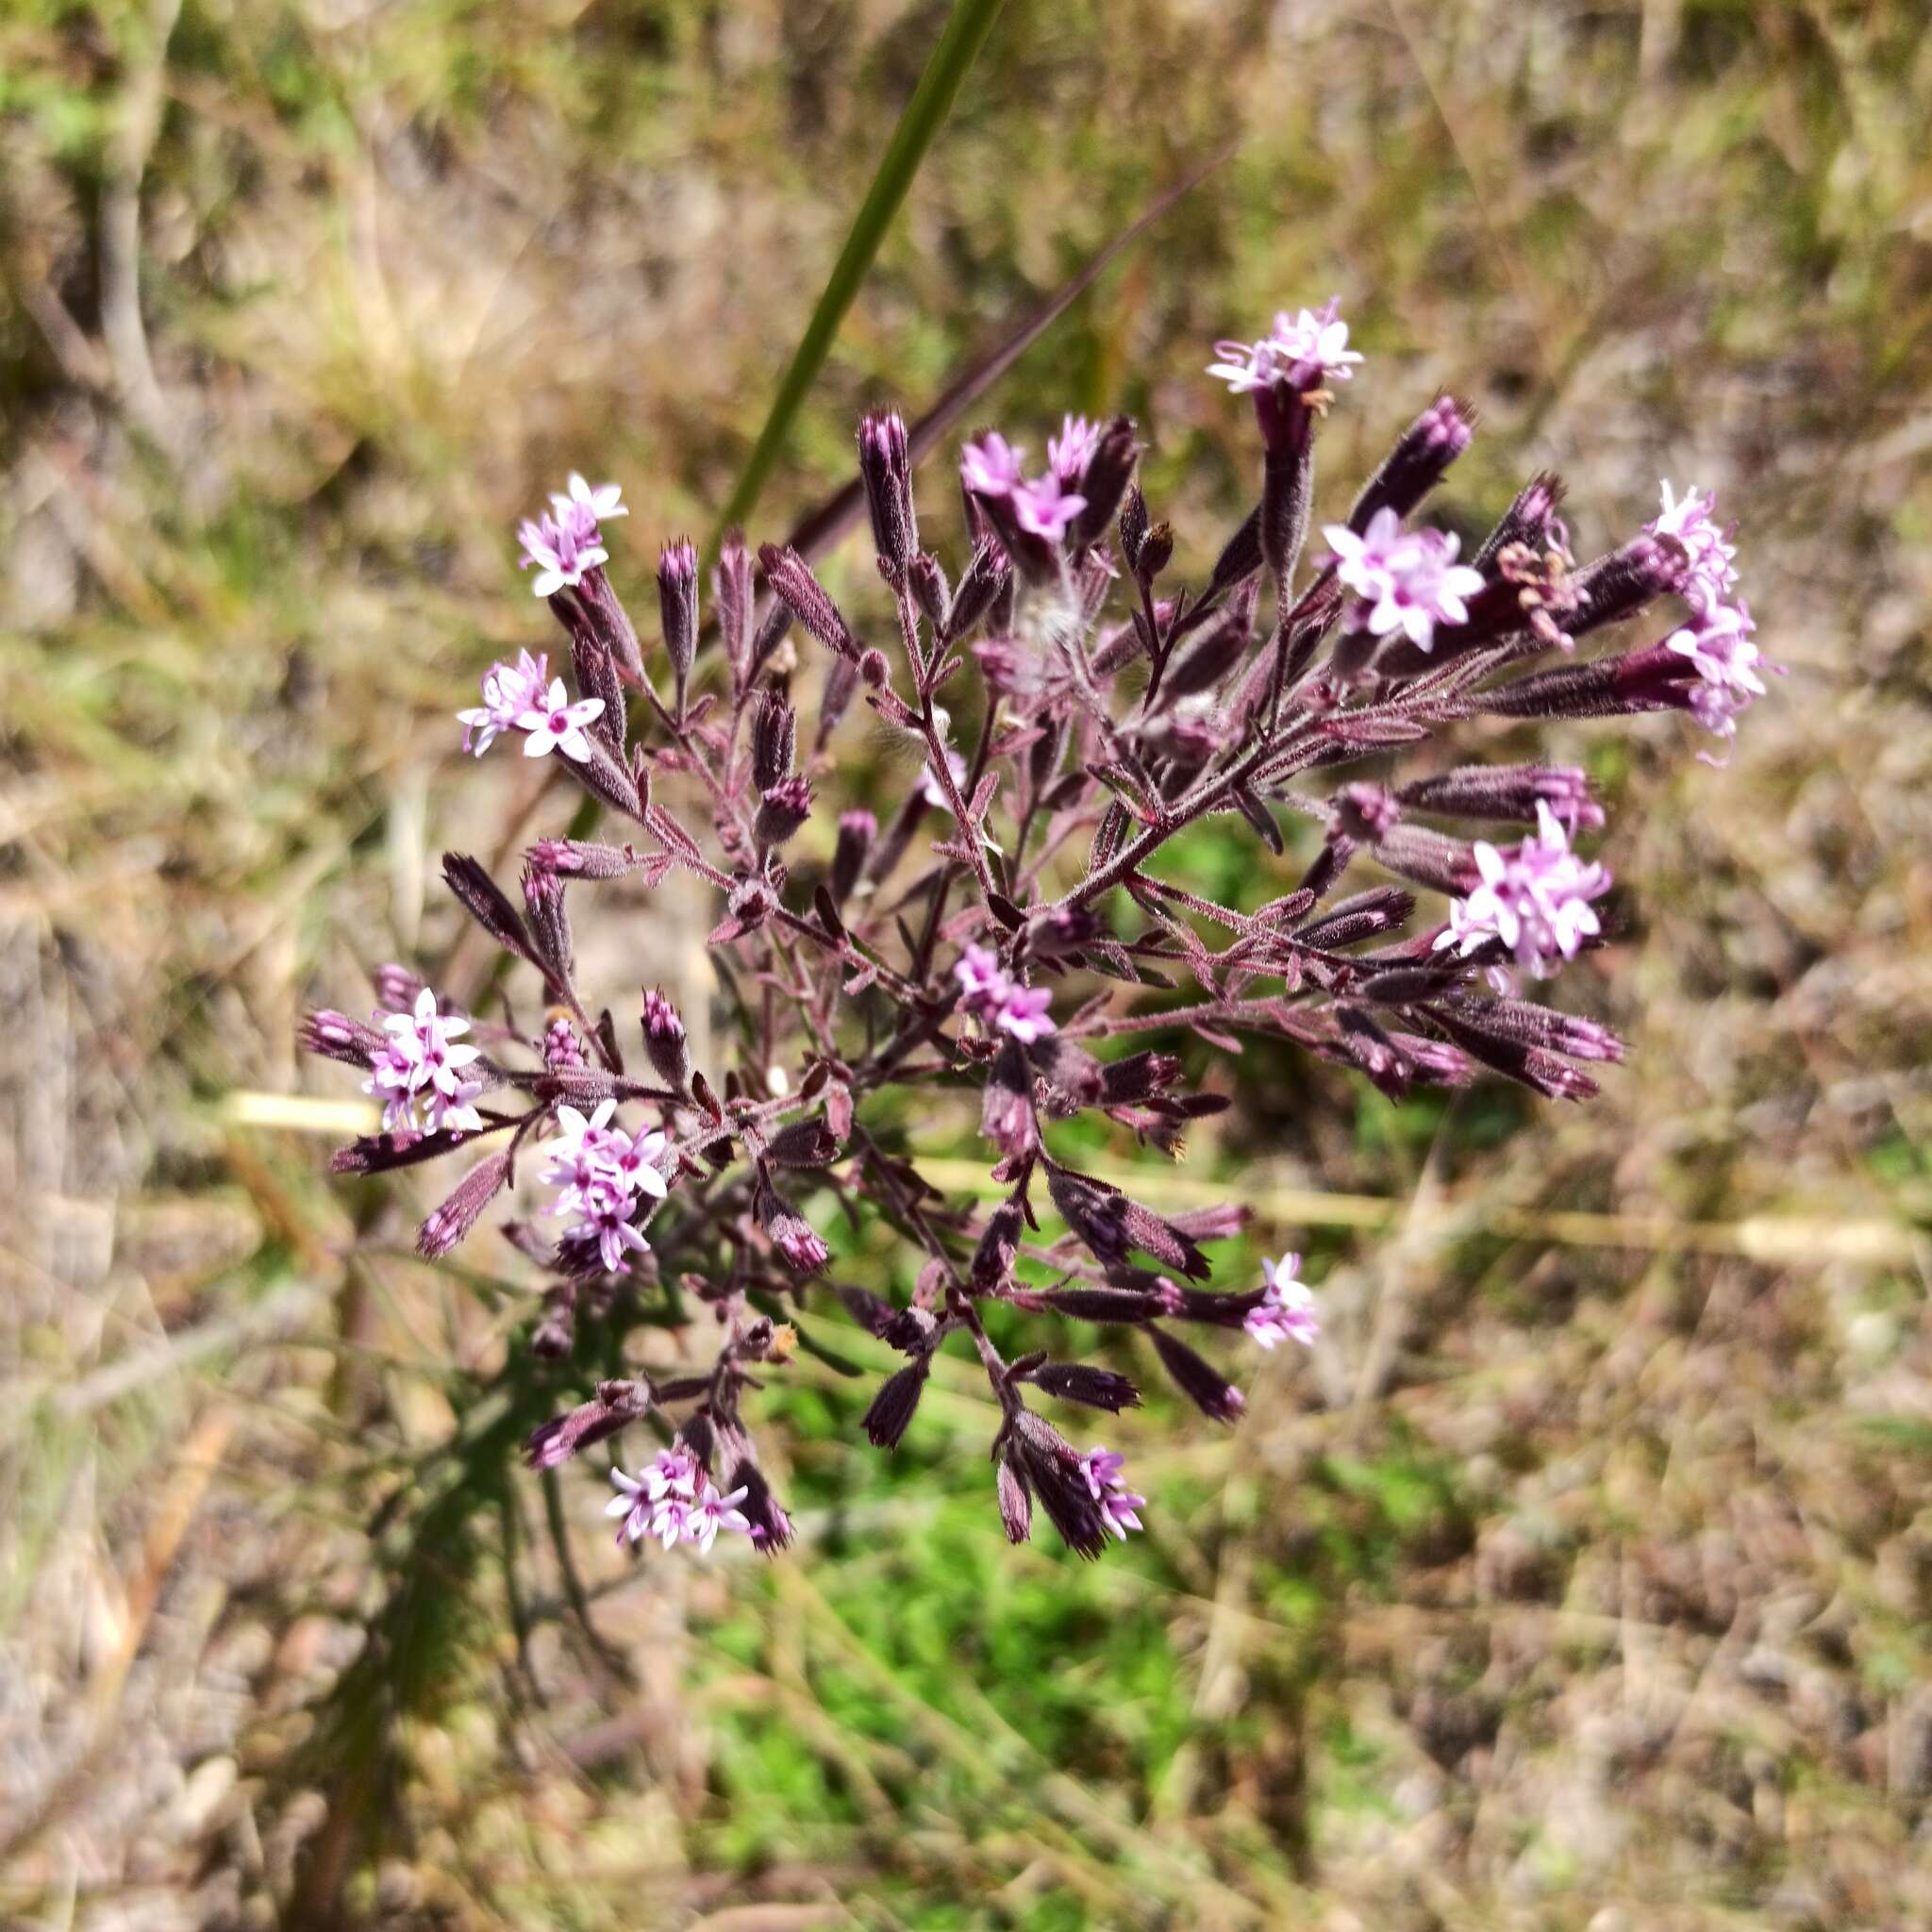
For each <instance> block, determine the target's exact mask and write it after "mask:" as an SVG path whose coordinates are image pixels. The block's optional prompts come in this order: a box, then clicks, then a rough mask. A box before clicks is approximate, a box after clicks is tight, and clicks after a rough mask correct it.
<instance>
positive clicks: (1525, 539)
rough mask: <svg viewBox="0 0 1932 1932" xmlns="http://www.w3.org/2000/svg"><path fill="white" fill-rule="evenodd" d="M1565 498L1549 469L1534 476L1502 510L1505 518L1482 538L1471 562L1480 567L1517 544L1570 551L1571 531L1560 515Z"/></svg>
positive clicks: (1540, 549) (1558, 481)
mask: <svg viewBox="0 0 1932 1932" xmlns="http://www.w3.org/2000/svg"><path fill="white" fill-rule="evenodd" d="M1562 501H1563V485H1562V481H1561V479H1560V478H1558V477H1557V476H1553V475H1550V473H1549V472H1548V471H1544V472H1543V473H1542V474H1541V475H1536V476H1532V477H1531V478H1530V480H1529V482H1528V484H1527V485H1526V486H1525V487H1524V489H1523V490H1522V491H1519V492H1518V494H1517V498H1516V501H1515V502H1514V503H1512V504H1511V505H1510V506H1509V508H1507V510H1505V511H1504V512H1503V518H1502V521H1501V522H1500V523H1499V524H1497V525H1496V527H1495V528H1494V529H1493V530H1491V532H1490V534H1489V535H1488V536H1487V537H1485V538H1484V539H1483V541H1482V543H1481V545H1480V546H1479V547H1478V549H1477V550H1476V553H1475V555H1474V557H1472V558H1470V559H1469V560H1470V562H1471V563H1472V564H1474V566H1475V568H1476V569H1477V570H1481V569H1483V568H1484V567H1485V566H1486V565H1487V564H1489V563H1491V561H1493V560H1494V558H1495V557H1496V556H1497V554H1498V553H1499V552H1500V551H1502V550H1504V549H1506V548H1507V546H1509V545H1510V544H1515V543H1521V544H1524V545H1525V546H1526V547H1527V548H1529V549H1531V550H1537V551H1542V550H1549V549H1556V550H1558V551H1567V550H1568V549H1569V547H1570V540H1569V532H1568V531H1566V530H1565V529H1564V527H1563V525H1562V524H1561V523H1560V522H1558V521H1557V509H1558V508H1559V507H1560V506H1561V504H1562Z"/></svg>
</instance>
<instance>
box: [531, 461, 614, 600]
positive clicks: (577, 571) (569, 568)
mask: <svg viewBox="0 0 1932 1932" xmlns="http://www.w3.org/2000/svg"><path fill="white" fill-rule="evenodd" d="M606 487H607V488H608V487H609V486H606ZM553 500H555V501H558V502H559V503H560V502H561V501H562V499H560V498H558V499H553ZM517 539H518V541H520V542H521V543H522V544H523V546H524V555H523V558H522V561H521V562H520V563H519V564H518V566H517V567H518V568H519V569H520V570H528V569H529V568H530V566H531V565H532V564H535V565H536V566H537V575H536V577H535V578H534V579H533V580H532V582H531V584H530V589H531V590H532V591H534V592H535V593H536V594H537V595H538V596H540V597H549V596H554V595H555V594H556V593H557V592H558V591H560V590H562V589H563V588H564V586H565V585H566V584H568V585H572V586H575V585H577V584H580V583H582V582H583V580H584V573H585V572H586V571H587V570H590V569H591V567H592V566H593V565H596V564H600V563H606V562H608V561H609V558H610V553H609V552H608V550H606V549H605V548H604V546H603V544H602V543H601V542H599V541H598V531H597V525H595V523H594V522H592V521H591V520H590V517H589V515H588V513H587V512H586V511H584V510H583V509H582V508H580V507H579V506H577V505H575V504H572V505H570V506H569V507H568V508H567V509H566V510H565V511H564V512H563V513H562V515H561V516H560V517H548V516H545V517H539V518H538V519H537V520H536V521H535V522H534V523H533V522H530V521H528V520H527V519H526V520H525V522H523V523H521V524H519V525H517Z"/></svg>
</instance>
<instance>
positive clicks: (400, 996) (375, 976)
mask: <svg viewBox="0 0 1932 1932" xmlns="http://www.w3.org/2000/svg"><path fill="white" fill-rule="evenodd" d="M369 983H370V984H371V985H372V986H373V987H375V1004H376V1005H377V1006H378V1007H380V1008H382V1009H383V1011H384V1012H385V1013H407V1012H409V1011H411V1010H413V1008H415V1005H416V1002H417V1000H418V999H419V998H420V997H421V996H422V992H423V988H424V985H425V981H424V978H423V975H422V974H420V973H413V972H411V971H410V970H409V968H408V967H407V966H398V965H397V964H396V963H395V961H394V960H392V959H391V960H390V961H389V962H388V963H387V964H386V965H382V966H377V967H375V968H374V969H372V971H371V973H370V974H369Z"/></svg>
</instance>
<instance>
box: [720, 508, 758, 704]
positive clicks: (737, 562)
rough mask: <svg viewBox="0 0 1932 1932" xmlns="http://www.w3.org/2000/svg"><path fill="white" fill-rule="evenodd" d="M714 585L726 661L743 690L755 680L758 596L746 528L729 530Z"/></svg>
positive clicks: (739, 687)
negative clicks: (746, 544) (754, 618)
mask: <svg viewBox="0 0 1932 1932" xmlns="http://www.w3.org/2000/svg"><path fill="white" fill-rule="evenodd" d="M712 586H713V589H714V591H715V592H716V595H717V598H718V635H719V638H720V640H721V641H722V642H723V643H724V661H725V662H726V663H727V664H729V665H730V666H731V681H732V684H733V686H734V687H735V688H736V689H738V690H740V691H742V690H743V689H744V687H745V686H746V685H747V684H748V683H749V682H750V681H751V626H752V607H753V603H754V595H753V590H752V575H751V558H750V556H749V554H748V553H747V552H746V550H745V547H744V532H743V531H742V530H727V531H726V532H725V534H724V549H723V550H721V551H720V552H719V554H718V570H717V575H715V576H714V577H713V578H712Z"/></svg>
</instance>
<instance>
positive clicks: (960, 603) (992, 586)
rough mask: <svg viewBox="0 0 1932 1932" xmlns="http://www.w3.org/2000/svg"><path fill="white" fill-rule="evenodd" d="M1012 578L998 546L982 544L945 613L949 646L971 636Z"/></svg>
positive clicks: (975, 552) (946, 637)
mask: <svg viewBox="0 0 1932 1932" xmlns="http://www.w3.org/2000/svg"><path fill="white" fill-rule="evenodd" d="M1012 576H1013V574H1012V571H1011V569H1010V568H1009V567H1008V563H1007V559H1006V556H1005V554H1004V553H1003V552H1002V551H1001V549H1000V547H999V545H998V544H996V543H982V544H980V545H979V547H978V548H977V549H976V550H974V553H973V557H972V560H971V561H970V562H969V563H968V564H967V566H966V575H964V576H962V577H961V578H960V579H959V587H958V590H956V591H954V592H953V600H952V605H951V608H949V609H948V610H947V612H946V623H945V639H946V641H947V643H949V644H957V643H958V642H959V641H960V640H961V639H963V638H966V637H968V636H970V635H971V634H972V632H973V631H974V628H975V627H976V626H977V625H979V623H980V621H981V620H982V619H983V618H984V617H985V616H986V614H987V612H988V611H989V610H991V608H992V607H993V603H994V600H995V599H996V598H997V597H998V596H999V594H1000V591H1002V590H1003V589H1004V588H1005V587H1006V586H1007V585H1008V584H1009V583H1011V582H1012Z"/></svg>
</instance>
